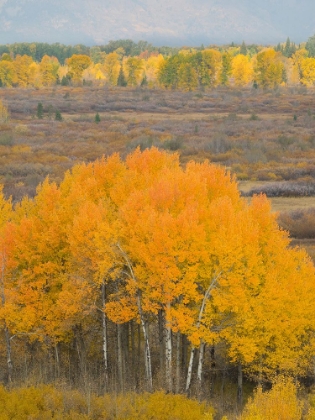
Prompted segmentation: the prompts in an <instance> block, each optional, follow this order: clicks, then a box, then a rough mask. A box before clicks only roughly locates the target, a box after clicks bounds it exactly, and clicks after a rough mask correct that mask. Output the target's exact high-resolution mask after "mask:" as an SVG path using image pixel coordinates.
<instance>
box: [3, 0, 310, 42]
mask: <svg viewBox="0 0 315 420" xmlns="http://www.w3.org/2000/svg"><path fill="white" fill-rule="evenodd" d="M313 12H314V4H313V2H312V1H310V0H304V1H301V2H298V1H297V0H289V1H284V0H280V1H273V0H266V1H264V2H262V1H261V0H253V1H249V0H241V1H237V0H225V1H223V2H222V1H218V0H195V1H192V0H173V1H171V2H169V1H167V0H160V1H157V0H115V1H114V0H106V1H101V0H90V1H89V2H86V1H83V0H76V1H74V0H68V1H66V2H64V1H61V0H51V1H50V2H47V1H44V0H37V1H35V0H10V1H9V0H0V23H1V25H0V27H1V29H0V37H1V40H2V43H12V42H21V41H27V42H33V41H38V42H63V43H87V44H95V43H98V44H101V43H106V42H107V41H108V40H110V39H121V38H132V39H134V40H139V39H145V40H148V41H151V42H154V43H156V44H163V43H165V44H166V43H167V44H168V45H170V44H173V45H175V44H177V45H182V44H201V43H229V42H232V41H234V42H241V41H242V40H245V41H246V42H247V43H251V42H257V43H269V42H270V43H277V42H279V41H284V40H285V39H286V37H287V36H290V38H291V39H293V40H294V41H295V42H302V41H305V40H306V39H307V38H308V37H309V36H311V35H313V33H314V32H315V14H314V13H313Z"/></svg>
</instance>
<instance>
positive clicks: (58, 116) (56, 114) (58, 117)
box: [55, 109, 62, 121]
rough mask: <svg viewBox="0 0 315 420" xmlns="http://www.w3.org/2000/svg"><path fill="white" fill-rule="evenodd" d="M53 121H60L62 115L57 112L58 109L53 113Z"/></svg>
mask: <svg viewBox="0 0 315 420" xmlns="http://www.w3.org/2000/svg"><path fill="white" fill-rule="evenodd" d="M55 120H56V121H62V115H61V113H60V111H58V109H57V111H56V113H55Z"/></svg>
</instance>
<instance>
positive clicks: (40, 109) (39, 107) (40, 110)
mask: <svg viewBox="0 0 315 420" xmlns="http://www.w3.org/2000/svg"><path fill="white" fill-rule="evenodd" d="M36 116H37V118H38V119H39V120H41V119H42V118H43V116H44V107H43V104H42V103H41V102H38V105H37V112H36Z"/></svg>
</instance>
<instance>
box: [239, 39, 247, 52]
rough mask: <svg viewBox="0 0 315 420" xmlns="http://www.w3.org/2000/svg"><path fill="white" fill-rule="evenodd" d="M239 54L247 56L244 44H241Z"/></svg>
mask: <svg viewBox="0 0 315 420" xmlns="http://www.w3.org/2000/svg"><path fill="white" fill-rule="evenodd" d="M240 54H243V55H246V54H247V47H246V44H245V42H244V41H243V42H242V45H241V48H240Z"/></svg>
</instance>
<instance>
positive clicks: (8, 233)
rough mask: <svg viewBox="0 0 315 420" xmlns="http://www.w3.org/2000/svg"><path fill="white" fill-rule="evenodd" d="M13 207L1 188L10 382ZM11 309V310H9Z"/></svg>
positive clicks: (0, 304) (0, 295) (0, 259)
mask: <svg viewBox="0 0 315 420" xmlns="http://www.w3.org/2000/svg"><path fill="white" fill-rule="evenodd" d="M12 219H13V209H12V204H11V200H6V199H5V197H4V195H3V192H2V187H1V188H0V322H1V329H2V330H3V331H4V339H5V347H6V358H7V378H8V383H9V384H11V382H12V375H13V361H12V350H11V331H10V327H11V322H10V305H11V296H12V294H13V293H14V292H13V290H10V289H11V288H12V282H11V277H12V270H13V269H14V262H13V261H12V249H13V246H14V234H13V229H12V225H11V222H12ZM8 309H9V310H8Z"/></svg>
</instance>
